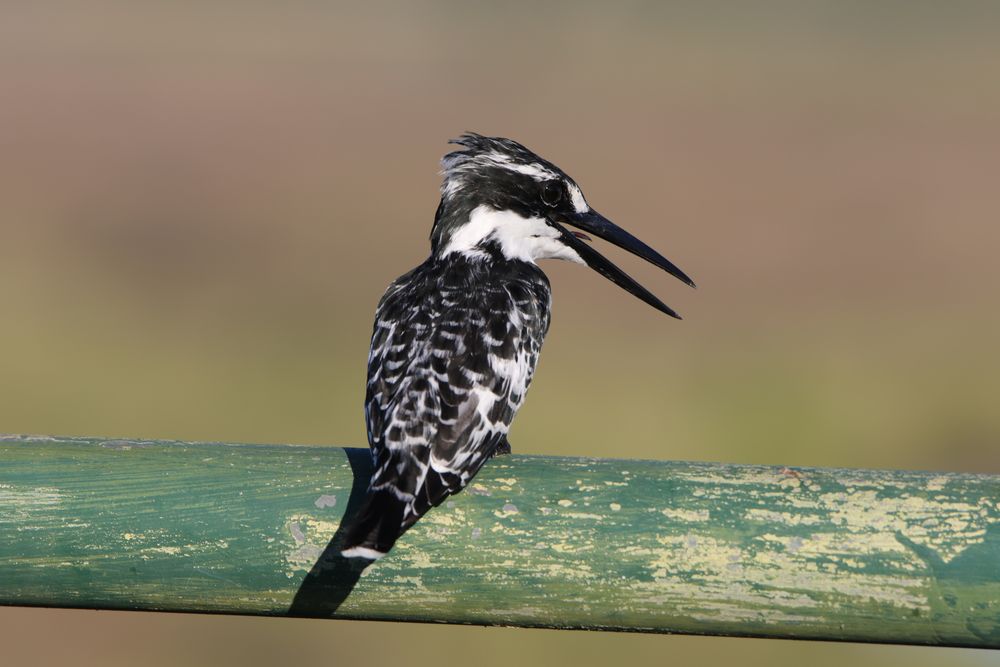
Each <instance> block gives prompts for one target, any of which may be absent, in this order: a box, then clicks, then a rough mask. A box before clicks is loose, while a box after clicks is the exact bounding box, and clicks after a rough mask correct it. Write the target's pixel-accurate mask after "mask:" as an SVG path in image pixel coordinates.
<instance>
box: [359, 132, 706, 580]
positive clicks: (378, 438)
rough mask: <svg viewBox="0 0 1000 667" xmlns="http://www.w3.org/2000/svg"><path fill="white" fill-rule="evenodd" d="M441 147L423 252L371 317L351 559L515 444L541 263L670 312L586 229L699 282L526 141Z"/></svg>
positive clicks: (546, 290)
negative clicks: (574, 267)
mask: <svg viewBox="0 0 1000 667" xmlns="http://www.w3.org/2000/svg"><path fill="white" fill-rule="evenodd" d="M449 143H451V144H457V145H458V146H460V147H461V148H460V149H458V150H455V151H453V152H450V153H448V154H446V155H445V156H444V158H442V161H441V164H442V175H443V180H442V184H441V198H440V202H439V204H438V207H437V212H436V214H435V216H434V224H433V227H432V228H431V235H430V243H431V253H430V256H429V257H428V258H427V260H426V261H424V262H423V263H422V264H420V265H419V266H417V267H416V268H415V269H413V270H411V271H410V272H408V273H406V274H404V275H402V276H400V277H399V278H398V279H396V280H395V281H394V282H393V283H392V284H391V285H389V287H388V289H387V290H386V292H385V294H384V295H383V296H382V298H381V300H380V301H379V303H378V306H377V308H376V311H375V324H374V327H373V332H372V338H371V347H370V351H369V355H368V378H367V386H366V393H365V403H364V408H365V422H366V426H367V433H368V442H369V445H370V449H371V455H372V462H373V473H372V476H371V481H370V483H369V486H368V489H367V494H366V496H365V498H364V500H363V501H362V503H361V506H360V509H359V511H358V512H357V513H356V514H355V515H354V517H353V518H352V519H351V520H350V522H349V523H348V524H347V529H346V532H345V537H344V539H343V542H342V545H341V555H342V556H343V557H345V558H359V559H365V560H366V561H375V560H378V559H379V558H381V557H383V556H385V555H386V554H387V553H388V552H389V550H390V549H391V548H392V547H393V545H394V544H395V543H396V540H397V539H399V537H400V536H401V535H402V534H403V533H404V532H405V531H406V530H407V529H409V528H410V527H412V526H413V525H414V524H415V523H416V522H417V520H419V519H420V517H422V516H423V515H424V514H426V513H427V512H428V511H429V510H430V509H431V508H432V507H435V506H437V505H440V504H441V503H442V502H443V501H444V500H445V499H446V498H448V497H449V496H451V495H453V494H455V493H458V492H459V491H461V490H462V489H463V488H464V487H465V486H466V485H467V484H468V483H469V481H470V480H471V479H472V478H473V477H474V476H475V475H476V473H478V472H479V470H480V469H481V468H482V467H483V465H484V464H485V463H486V462H487V461H488V460H489V459H491V458H492V457H494V456H498V455H503V454H509V453H510V452H511V445H510V442H509V441H508V439H507V434H508V431H509V428H510V425H511V421H512V420H513V418H514V415H515V414H516V413H517V411H518V409H519V408H520V407H521V405H522V404H523V402H524V398H525V393H526V392H527V390H528V386H529V385H530V384H531V380H532V376H533V375H534V371H535V365H536V364H537V362H538V356H539V352H540V350H541V347H542V341H543V339H544V338H545V334H546V333H547V331H548V329H549V321H550V309H551V303H552V293H551V289H550V284H549V280H548V278H547V277H546V275H545V273H543V272H542V270H541V269H540V268H539V267H538V264H537V262H538V261H539V260H543V259H561V260H567V261H570V262H574V263H577V264H582V265H585V266H588V267H590V268H591V269H593V270H595V271H597V272H598V273H599V274H601V275H602V276H604V277H605V278H607V279H608V280H610V281H611V282H613V283H615V284H616V285H618V286H619V287H621V288H623V289H624V290H625V291H627V292H630V293H631V294H633V295H634V296H636V297H638V298H639V299H641V300H642V301H644V302H646V303H647V304H649V305H650V306H652V307H653V308H655V309H657V310H659V311H661V312H663V313H665V314H667V315H669V316H671V317H674V318H677V319H680V316H679V315H678V314H677V313H676V312H675V311H674V310H673V309H671V308H670V307H669V306H667V305H666V304H665V303H663V302H662V301H661V300H660V299H659V298H657V297H656V296H654V295H653V294H652V293H651V292H650V291H649V290H647V289H646V288H645V287H643V286H642V285H640V284H639V283H638V282H636V281H635V280H633V279H632V278H631V277H629V276H628V275H627V274H626V273H624V272H623V271H622V270H621V269H619V268H618V267H617V266H615V265H614V264H612V263H611V262H610V261H609V260H608V259H606V258H605V257H604V256H602V255H601V254H599V253H598V252H597V251H596V250H594V249H593V248H592V247H591V245H590V244H589V242H592V240H593V239H592V238H591V236H590V234H593V235H594V236H597V237H600V238H602V239H604V240H606V241H609V242H610V243H612V244H614V245H617V246H619V247H621V248H623V249H625V250H627V251H629V252H631V253H632V254H634V255H637V256H638V257H640V258H642V259H644V260H647V261H648V262H650V263H652V264H654V265H655V266H657V267H659V268H661V269H663V270H664V271H666V272H667V273H669V274H670V275H672V276H674V277H675V278H677V279H679V280H681V281H682V282H684V283H686V284H687V285H690V286H692V287H694V286H695V285H694V282H693V281H692V280H691V279H690V278H689V277H688V276H687V275H686V274H685V273H684V272H683V271H681V270H680V269H679V268H678V267H677V266H676V265H674V264H673V263H672V262H670V261H669V260H667V259H666V258H664V257H663V256H662V255H660V254H659V253H658V252H657V251H655V250H653V249H652V248H651V247H649V246H648V245H646V244H645V243H643V242H642V241H640V240H639V239H637V238H636V237H634V236H632V235H631V234H630V233H629V232H627V231H625V230H624V229H622V228H620V227H618V226H617V225H615V224H614V223H612V222H611V221H610V220H608V219H607V218H605V217H604V216H603V215H601V214H600V213H598V212H597V211H596V210H595V209H594V208H592V207H591V206H590V205H589V203H588V202H587V200H586V199H585V198H584V196H583V192H582V191H581V189H580V187H579V185H577V183H576V181H574V180H573V179H572V178H570V177H569V176H568V175H567V174H566V173H565V172H564V171H563V170H561V169H560V168H559V167H557V166H556V165H555V164H553V163H552V162H549V161H548V160H545V159H543V158H542V157H540V156H539V155H537V154H536V153H534V152H532V151H531V150H529V149H528V148H526V147H525V146H523V145H522V144H520V143H518V142H516V141H513V140H511V139H506V138H503V137H489V136H483V135H480V134H476V133H474V132H467V133H465V134H463V135H461V136H460V137H458V138H457V139H453V140H451V141H450V142H449ZM567 225H568V226H572V227H574V228H575V229H573V230H570V229H569V228H568V227H567Z"/></svg>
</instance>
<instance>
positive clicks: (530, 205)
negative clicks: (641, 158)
mask: <svg viewBox="0 0 1000 667" xmlns="http://www.w3.org/2000/svg"><path fill="white" fill-rule="evenodd" d="M451 143H454V144H459V145H461V146H463V147H464V150H459V151H454V152H452V153H448V154H447V155H445V156H444V159H443V160H442V165H443V174H444V182H443V183H442V185H441V203H440V205H439V206H438V211H437V216H436V217H435V220H434V228H433V230H432V231H431V248H432V252H433V254H434V255H435V256H437V257H440V258H445V257H447V256H449V255H451V254H453V253H460V254H463V255H465V256H467V257H473V258H482V259H489V258H503V259H507V260H520V261H525V262H532V263H534V262H535V261H536V260H539V259H567V260H570V261H572V262H576V263H578V264H585V265H587V266H589V267H590V268H592V269H594V270H595V271H597V272H598V273H600V274H601V275H603V276H604V277H605V278H607V279H609V280H611V281H612V282H613V283H615V284H616V285H618V286H619V287H621V288H623V289H625V290H626V291H628V292H630V293H631V294H634V295H635V296H637V297H638V298H640V299H642V300H643V301H645V302H646V303H648V304H649V305H651V306H653V307H654V308H656V309H658V310H660V311H662V312H664V313H666V314H668V315H671V316H672V317H678V315H677V313H675V312H674V311H673V310H672V309H671V308H670V307H669V306H667V305H666V304H664V303H663V302H662V301H660V300H659V299H658V298H656V296H654V295H653V294H652V293H650V292H649V290H647V289H646V288H644V287H643V286H642V285H640V284H639V283H637V282H636V281H635V280H633V279H632V278H631V277H629V276H628V275H627V274H625V272H623V271H622V270H621V269H619V268H618V267H617V266H615V265H614V264H612V263H611V262H610V261H609V260H608V259H606V258H605V257H604V256H603V255H601V254H599V253H598V252H597V251H596V250H594V249H593V248H591V247H590V245H588V244H587V243H586V241H589V240H590V237H589V236H587V234H586V233H584V232H589V233H590V234H593V235H594V236H598V237H600V238H602V239H605V240H606V241H610V242H611V243H613V244H615V245H617V246H619V247H620V248H624V249H625V250H628V251H629V252H631V253H633V254H635V255H638V256H639V257H642V258H643V259H645V260H647V261H649V262H651V263H652V264H655V265H656V266H658V267H660V268H661V269H663V270H664V271H666V272H667V273H669V274H670V275H672V276H674V277H676V278H678V279H679V280H681V281H683V282H685V283H686V284H688V285H691V286H692V287H693V286H694V282H692V280H691V279H690V278H688V277H687V275H685V274H684V272H683V271H681V270H680V269H679V268H677V267H676V266H675V265H674V264H673V263H671V262H670V261H669V260H667V259H666V258H665V257H663V256H662V255H660V254H659V253H658V252H656V251H655V250H653V249H652V248H650V247H649V246H648V245H646V244H645V243H643V242H642V241H640V240H639V239H637V238H635V237H634V236H632V235H631V234H629V233H628V232H627V231H625V230H624V229H622V228H620V227H618V226H616V225H615V224H613V223H612V222H611V221H610V220H608V219H607V218H605V217H604V216H603V215H601V214H600V213H598V212H597V211H595V210H594V209H593V208H591V207H590V205H589V204H588V203H587V200H586V199H585V198H584V196H583V192H581V190H580V187H579V186H578V185H577V184H576V182H575V181H574V180H573V179H572V178H570V177H569V176H568V175H566V173H565V172H563V171H562V170H561V169H560V168H559V167H557V166H555V165H554V164H552V163H551V162H549V161H547V160H545V159H543V158H541V157H539V156H538V155H536V154H535V153H533V152H531V151H530V150H528V149H527V148H525V147H524V146H522V145H521V144H519V143H517V142H516V141H512V140H510V139H504V138H501V137H484V136H482V135H479V134H474V133H467V134H463V135H462V136H461V137H459V138H458V139H454V140H452V141H451ZM566 225H571V226H573V227H576V228H577V229H580V230H583V232H577V231H571V230H569V229H567V227H566ZM678 319H679V317H678Z"/></svg>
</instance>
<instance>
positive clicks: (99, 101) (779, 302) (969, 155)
mask: <svg viewBox="0 0 1000 667" xmlns="http://www.w3.org/2000/svg"><path fill="white" fill-rule="evenodd" d="M463 130H476V131H479V132H483V133H488V134H501V135H506V136H511V137H513V138H516V139H518V140H520V141H522V142H524V143H526V144H527V145H528V146H529V147H532V148H534V149H535V150H537V151H538V152H540V153H541V154H542V155H544V156H546V157H549V158H550V159H552V160H553V161H554V162H556V163H557V164H559V165H560V166H562V167H563V168H565V169H566V170H567V171H568V172H569V173H570V174H571V175H572V176H574V177H575V178H576V180H577V181H579V182H580V183H581V184H582V186H583V189H584V191H585V193H586V194H587V196H588V198H589V200H590V201H591V203H592V204H594V206H595V207H597V208H599V209H600V210H601V211H602V212H604V213H606V214H608V215H609V217H611V218H612V219H614V220H615V221H616V222H618V223H619V224H621V225H622V226H624V227H626V228H627V229H629V230H631V231H632V232H634V233H635V234H636V235H638V236H640V237H641V238H643V239H645V240H647V241H648V242H650V243H651V244H652V245H653V246H655V247H657V248H658V249H660V250H662V251H663V252H664V254H666V255H667V256H668V257H670V258H671V259H673V260H675V261H676V262H677V263H678V264H679V265H680V266H681V267H683V268H684V269H685V270H686V271H687V272H688V273H690V274H691V275H692V276H693V277H694V278H695V279H696V280H697V281H698V283H699V285H700V289H698V290H697V291H694V290H689V289H687V288H685V287H683V286H682V285H681V284H680V283H679V282H677V281H674V280H672V279H669V278H668V277H667V276H666V275H665V274H661V273H658V272H657V271H656V270H655V269H653V268H651V267H649V266H646V265H643V264H640V263H639V261H638V260H634V259H633V258H630V257H628V256H623V254H622V253H618V252H614V251H610V252H609V254H610V255H611V256H612V257H613V258H615V259H616V260H621V262H622V264H623V266H625V267H626V268H627V270H629V271H630V272H633V274H634V275H636V276H637V277H638V278H639V279H640V280H641V281H642V282H644V283H645V284H647V285H649V286H650V287H652V288H653V289H654V291H656V292H657V293H658V294H659V295H661V296H662V297H663V298H664V300H665V301H666V302H667V303H669V304H671V305H672V306H674V307H676V308H677V309H678V310H679V311H680V312H681V313H683V314H684V315H685V318H686V319H685V321H684V322H675V321H672V320H670V319H668V318H666V317H663V316H662V315H659V314H657V313H656V312H655V311H653V310H652V309H650V308H648V307H646V306H644V305H643V304H641V303H640V302H638V301H637V300H635V299H633V298H631V297H629V296H628V295H626V294H624V293H622V292H620V291H619V290H617V289H616V288H615V287H613V286H612V285H610V284H609V283H607V282H606V281H604V280H602V279H601V278H600V277H598V276H597V275H595V274H593V273H592V272H589V271H586V270H584V269H582V268H580V267H577V266H571V265H559V264H555V263H550V264H548V265H546V266H545V269H546V271H547V272H548V273H549V275H550V277H551V278H552V282H553V285H554V290H555V301H556V305H555V309H556V312H555V319H554V323H553V326H552V330H551V333H550V335H549V340H548V343H547V345H546V349H545V354H544V355H543V358H542V359H543V360H542V362H541V364H540V367H539V372H538V375H537V376H536V384H535V386H534V388H533V390H532V394H531V397H530V400H528V402H527V406H526V407H525V409H524V410H523V411H522V413H521V415H520V416H519V417H518V420H517V422H516V423H515V426H514V430H513V433H512V437H511V440H512V442H513V443H514V448H515V450H516V451H520V452H524V453H553V454H586V455H613V456H625V457H648V458H678V459H705V460H725V461H733V462H756V463H772V464H788V465H824V466H866V467H893V468H932V469H946V470H963V471H983V472H994V473H996V472H1000V447H998V443H1000V409H998V408H997V397H998V396H1000V352H998V349H997V341H998V339H1000V313H998V309H997V306H998V304H1000V266H998V261H997V255H998V250H1000V224H998V223H1000V187H998V186H1000V180H998V178H1000V177H998V174H1000V4H998V3H993V2H947V3H933V2H918V1H900V2H877V3H876V2H849V1H839V2H837V1H831V2H822V1H808V2H807V1H800V2H785V3H738V2H732V3H723V2H709V1H705V0H700V1H693V2H683V3H652V2H649V3H614V4H613V5H612V4H611V3H609V4H608V5H607V6H605V5H599V4H590V3H581V2H575V3H565V4H561V3H545V4H539V3H530V2H523V3H520V2H508V3H502V4H501V3H497V4H487V3H482V2H465V3H461V2H454V3H443V2H442V3H415V2H414V3H404V4H395V5H386V4H381V3H369V4H367V5H365V7H363V8H361V7H341V6H336V5H335V4H332V3H318V2H306V1H300V2H285V3H265V2H250V1H244V2H239V3H236V2H200V3H193V2H171V3H168V2H125V1H122V2H101V1H96V0H95V1H92V2H88V3H75V2H15V1H11V2H4V3H3V4H2V5H0V318H2V319H0V321H2V326H0V431H5V432H22V433H39V434H42V433H45V434H67V435H107V436H144V437H157V438H182V439H198V440H230V441H245V442H294V443H327V444H340V445H362V444H363V443H364V425H363V419H362V412H361V400H362V398H363V376H364V359H365V355H366V352H367V344H368V336H369V333H370V326H371V317H372V313H373V309H374V305H375V302H376V300H377V299H378V297H379V296H380V294H381V292H382V290H383V289H384V287H385V286H386V284H387V283H388V282H389V281H390V280H391V279H393V278H395V277H396V276H397V275H398V274H400V273H402V272H403V271H405V270H407V269H409V268H410V267H411V266H413V265H415V264H417V263H418V262H420V261H421V260H422V259H423V258H424V257H425V256H426V253H427V252H428V244H427V235H428V232H429V230H430V224H431V221H432V218H433V213H434V208H435V206H436V203H437V186H438V181H439V176H438V173H437V170H438V162H437V161H438V159H439V158H440V156H441V155H442V154H443V153H444V152H445V151H446V150H447V146H446V144H445V141H446V140H447V139H448V138H450V137H453V136H456V135H457V134H459V133H460V132H462V131H463ZM0 639H2V640H3V644H4V649H3V650H4V654H5V655H4V658H3V660H2V662H3V663H4V664H12V665H28V664H39V665H41V664H52V663H55V662H56V661H60V662H64V663H65V662H70V661H72V662H73V664H76V665H91V664H93V665H131V664H149V665H175V664H196V665H201V664H204V665H209V664H211V665H216V666H218V665H241V666H243V667H251V666H253V665H270V664H280V663H285V662H289V661H292V660H294V661H296V662H297V663H299V664H307V663H310V664H321V663H322V664H404V665H411V666H413V667H419V666H421V665H439V664H441V663H442V661H446V662H464V661H472V662H474V663H475V664H477V665H483V666H484V667H485V666H488V665H512V664H534V663H542V662H545V663H553V664H559V663H563V664H579V665H584V664H604V663H606V662H608V661H610V660H619V661H620V660H625V661H627V662H628V664H630V665H640V664H662V663H674V664H690V663H693V662H697V663H700V664H713V663H715V662H720V663H721V662H723V661H728V662H735V661H739V663H740V664H741V665H757V664H760V665H771V666H774V665H785V664H792V663H793V662H800V661H803V660H805V661H809V662H810V663H811V664H813V665H817V666H819V665H839V664H843V663H844V662H846V661H850V662H851V663H852V664H855V665H876V664H879V665H881V664H888V665H907V666H917V665H978V664H986V662H987V660H994V661H995V658H993V657H992V656H991V655H990V654H986V653H981V652H973V651H954V650H942V649H914V648H892V647H870V646H857V645H831V644H804V643H795V642H779V641H762V640H735V639H704V638H691V637H658V636H638V635H609V634H590V633H568V632H549V631H537V630H501V629H485V630H484V629H478V628H460V627H436V626H413V625H401V624H375V623H351V622H321V621H302V620H274V619H239V618H224V617H208V616H204V617H195V616H177V615H162V614H123V613H106V612H104V613H97V612H83V611H76V612H71V611H49V610H23V609H0ZM994 664H995V663H994Z"/></svg>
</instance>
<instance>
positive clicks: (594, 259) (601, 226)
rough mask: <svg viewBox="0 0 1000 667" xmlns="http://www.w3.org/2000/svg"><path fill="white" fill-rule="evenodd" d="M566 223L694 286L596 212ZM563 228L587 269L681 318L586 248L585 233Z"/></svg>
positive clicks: (683, 275) (607, 261) (675, 267)
mask: <svg viewBox="0 0 1000 667" xmlns="http://www.w3.org/2000/svg"><path fill="white" fill-rule="evenodd" d="M565 222H567V223H569V224H571V225H573V226H574V227H577V228H579V229H582V230H584V231H585V232H590V233H591V234H593V235H594V236H597V237H600V238H602V239H604V240H605V241H609V242H611V243H614V244H615V245H616V246H618V247H619V248H622V249H624V250H628V251H629V252H630V253H632V254H633V255H638V256H639V257H642V258H643V259H644V260H646V261H647V262H649V263H650V264H654V265H656V266H658V267H660V268H661V269H663V270H664V271H666V272H667V273H669V274H670V275H672V276H673V277H675V278H677V279H678V280H680V281H682V282H684V283H686V284H688V285H690V286H691V287H694V286H695V285H694V281H693V280H691V279H690V278H688V277H687V274H685V273H684V272H683V271H681V270H680V269H679V268H677V266H676V265H675V264H674V263H673V262H671V261H670V260H668V259H667V258H666V257H664V256H663V255H661V254H660V253H658V252H656V251H655V250H653V249H652V248H650V247H649V246H648V245H646V244H645V243H643V242H642V241H640V240H639V239H637V238H636V237H634V236H632V235H631V234H629V233H628V232H626V231H625V230H624V229H622V228H621V227H619V226H617V225H616V224H614V223H613V222H611V221H610V220H608V219H607V218H605V217H604V216H603V215H601V214H600V213H598V212H597V211H594V210H593V209H591V210H589V211H587V212H586V213H576V214H573V215H571V216H569V217H567V218H566V219H565ZM560 229H561V230H562V232H563V233H562V239H561V240H562V241H563V243H565V244H566V245H568V246H569V247H570V248H572V249H573V250H575V251H576V252H577V254H579V255H580V258H581V259H583V261H584V262H586V264H587V266H589V267H590V268H592V269H593V270H595V271H597V272H598V273H600V274H601V275H602V276H604V277H605V278H607V279H608V280H610V281H611V282H613V283H614V284H615V285H618V286H619V287H621V288H622V289H623V290H625V291H626V292H629V293H630V294H633V295H634V296H637V297H638V298H640V299H642V300H643V301H645V302H646V303H648V304H649V305H650V306H652V307H653V308H656V309H657V310H659V311H661V312H664V313H666V314H667V315H670V316H671V317H676V318H677V319H681V316H680V315H678V314H677V313H676V312H674V310H673V309H672V308H671V307H670V306H668V305H667V304H665V303H663V302H662V301H660V300H659V299H658V298H656V296H655V295H654V294H653V293H652V292H650V291H649V290H647V289H646V288H645V287H643V286H642V285H640V284H639V283H637V282H636V281H635V280H633V279H632V278H631V277H630V276H629V275H628V274H627V273H625V272H624V271H622V270H621V269H619V268H618V267H617V266H615V265H614V264H612V263H611V262H610V261H609V260H608V259H607V258H605V257H604V256H603V255H601V254H600V253H599V252H597V251H596V250H594V249H593V248H592V247H590V246H589V245H587V243H585V241H584V239H585V238H586V234H582V235H580V234H578V233H577V232H572V231H569V230H567V229H564V228H562V227H561V225H560ZM581 237H582V238H581Z"/></svg>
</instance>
